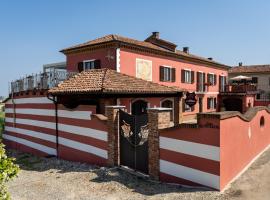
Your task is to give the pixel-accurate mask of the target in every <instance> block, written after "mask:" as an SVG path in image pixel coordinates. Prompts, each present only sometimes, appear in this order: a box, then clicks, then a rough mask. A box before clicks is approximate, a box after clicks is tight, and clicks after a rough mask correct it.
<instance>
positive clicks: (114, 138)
mask: <svg viewBox="0 0 270 200" xmlns="http://www.w3.org/2000/svg"><path fill="white" fill-rule="evenodd" d="M124 108H125V106H106V113H107V117H108V120H107V126H108V165H109V166H114V165H119V134H118V124H119V110H120V109H124Z"/></svg>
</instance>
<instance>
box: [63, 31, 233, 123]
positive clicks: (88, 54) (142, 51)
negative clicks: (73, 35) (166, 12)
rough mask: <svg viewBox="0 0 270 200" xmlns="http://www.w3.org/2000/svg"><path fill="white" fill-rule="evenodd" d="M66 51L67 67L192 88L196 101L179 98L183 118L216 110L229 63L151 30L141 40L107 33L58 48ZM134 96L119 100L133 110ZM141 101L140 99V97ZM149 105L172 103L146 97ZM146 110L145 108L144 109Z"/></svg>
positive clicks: (187, 88) (169, 100)
mask: <svg viewBox="0 0 270 200" xmlns="http://www.w3.org/2000/svg"><path fill="white" fill-rule="evenodd" d="M61 52H62V53H64V54H65V55H66V62H67V71H70V72H71V71H79V72H80V71H83V70H88V69H99V68H104V67H106V68H109V69H113V70H116V71H117V72H120V73H123V74H127V75H130V76H134V77H137V78H141V79H144V80H147V81H152V82H155V83H158V84H161V85H166V86H173V87H178V88H180V89H181V90H183V91H189V92H195V93H196V95H197V97H198V103H197V104H196V105H195V106H193V107H189V106H187V105H186V104H185V103H184V101H182V109H183V110H182V111H183V116H180V118H182V119H183V120H184V121H186V120H189V119H194V118H195V117H196V113H198V112H211V111H216V107H217V96H218V94H219V91H220V90H222V89H224V87H225V84H226V80H227V76H228V69H229V67H228V66H226V65H224V64H220V63H218V62H216V61H214V60H213V59H212V58H202V57H199V56H195V55H193V54H191V53H190V51H189V48H188V47H184V48H183V50H177V45H176V44H173V43H171V42H169V41H166V40H163V39H161V38H160V37H159V33H158V32H153V34H152V35H150V36H149V37H148V38H146V39H145V40H144V41H138V40H135V39H130V38H126V37H122V36H119V35H107V36H104V37H101V38H98V39H95V40H91V41H89V42H86V43H83V44H79V45H76V46H73V47H69V48H66V49H63V50H61ZM135 101H136V99H130V100H129V101H126V102H123V101H121V100H120V99H117V102H118V104H120V105H125V106H126V108H127V110H128V112H132V104H133V103H134V102H135ZM141 102H142V101H141ZM144 104H147V106H148V107H155V106H156V107H159V106H166V107H173V104H174V103H173V101H172V99H170V98H164V99H161V101H160V102H156V101H155V102H154V101H151V100H149V99H148V100H146V99H145V103H144ZM145 110H146V109H145Z"/></svg>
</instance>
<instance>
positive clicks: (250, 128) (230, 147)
mask: <svg viewBox="0 0 270 200" xmlns="http://www.w3.org/2000/svg"><path fill="white" fill-rule="evenodd" d="M261 118H264V125H262V126H261V125H260V120H261ZM220 128H221V133H220V137H221V138H220V148H221V152H220V159H221V166H220V168H221V169H220V173H221V188H225V187H226V185H228V183H230V182H231V181H232V180H233V179H234V178H235V177H237V176H238V175H239V174H241V173H242V172H243V171H244V170H245V169H246V167H247V166H249V165H250V164H251V163H252V161H253V160H254V158H256V157H257V156H258V155H260V154H261V153H262V152H264V150H265V149H266V148H267V147H269V145H270V113H268V111H266V110H260V111H258V112H257V114H256V115H255V116H254V117H253V119H252V120H251V121H249V122H248V121H244V120H243V119H241V118H239V117H238V116H236V117H232V118H228V119H225V120H221V126H220ZM258 178H259V177H258Z"/></svg>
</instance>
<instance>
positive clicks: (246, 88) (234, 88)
mask: <svg viewBox="0 0 270 200" xmlns="http://www.w3.org/2000/svg"><path fill="white" fill-rule="evenodd" d="M256 91H257V85H254V84H229V85H226V86H225V87H224V88H223V91H220V92H235V93H243V92H256Z"/></svg>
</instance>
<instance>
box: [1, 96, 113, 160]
mask: <svg viewBox="0 0 270 200" xmlns="http://www.w3.org/2000/svg"><path fill="white" fill-rule="evenodd" d="M5 107H6V110H5V111H6V119H5V133H4V134H3V138H4V142H5V143H6V144H7V146H9V147H11V148H15V149H18V150H21V151H24V152H29V153H32V154H36V155H41V156H49V155H53V156H56V155H57V152H58V157H59V158H63V159H66V160H73V161H79V162H87V163H91V164H98V165H106V163H107V158H108V152H107V151H108V135H107V134H108V133H107V124H106V121H105V122H104V121H102V120H100V119H99V118H98V117H95V115H94V114H95V112H96V107H95V106H91V105H80V106H78V107H77V108H75V109H73V110H70V109H67V108H66V107H64V106H63V105H61V104H59V105H58V148H57V138H56V113H55V105H54V103H53V102H52V101H51V100H49V99H48V98H47V97H46V96H45V95H24V96H16V97H15V98H14V99H13V100H11V99H10V100H8V101H7V102H6V105H5Z"/></svg>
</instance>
